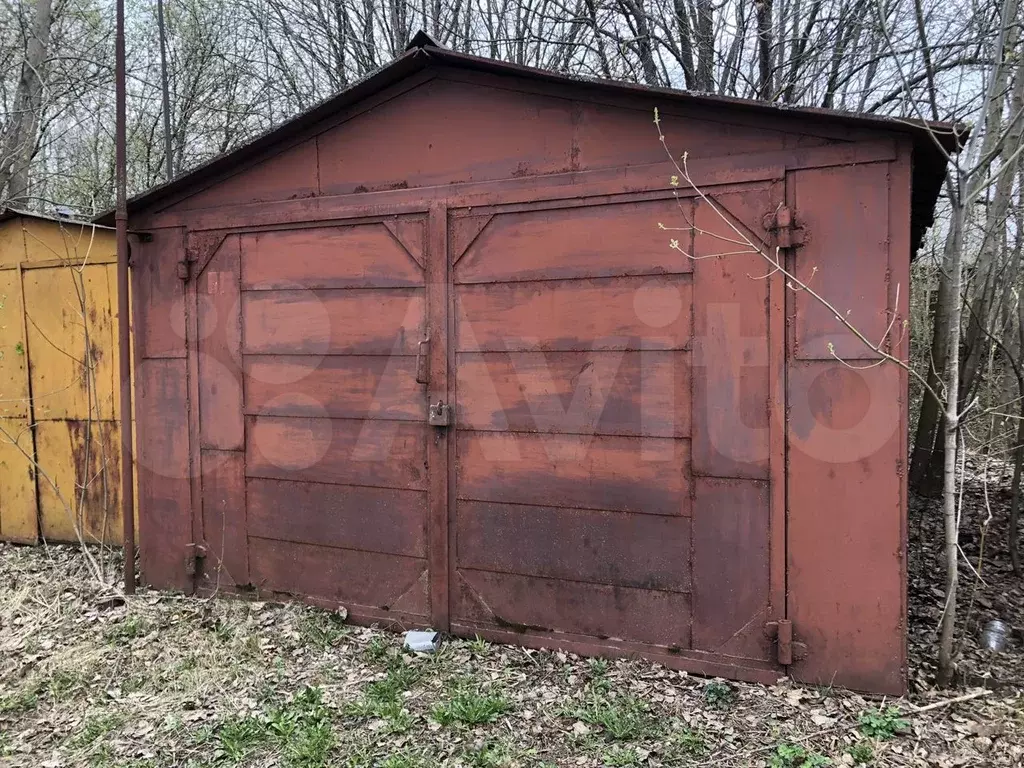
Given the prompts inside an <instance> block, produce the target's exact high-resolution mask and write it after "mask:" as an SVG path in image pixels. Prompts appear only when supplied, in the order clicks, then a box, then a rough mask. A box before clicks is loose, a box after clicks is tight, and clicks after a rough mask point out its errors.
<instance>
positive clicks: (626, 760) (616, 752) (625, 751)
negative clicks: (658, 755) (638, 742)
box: [601, 744, 647, 768]
mask: <svg viewBox="0 0 1024 768" xmlns="http://www.w3.org/2000/svg"><path fill="white" fill-rule="evenodd" d="M645 762H647V761H646V758H643V759H642V758H641V757H640V755H639V753H638V752H637V751H636V750H635V749H632V748H630V747H621V746H619V745H617V744H616V745H613V746H612V747H611V748H609V749H608V750H606V751H605V752H604V753H603V754H602V755H601V765H602V766H608V768H628V766H632V765H643V764H644V763H645Z"/></svg>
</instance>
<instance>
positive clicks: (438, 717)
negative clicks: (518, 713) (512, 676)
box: [431, 688, 509, 725]
mask: <svg viewBox="0 0 1024 768" xmlns="http://www.w3.org/2000/svg"><path fill="white" fill-rule="evenodd" d="M508 710H509V702H508V700H507V699H506V698H505V697H504V696H502V695H500V694H496V693H487V692H484V691H481V690H475V689H472V688H458V689H456V690H455V692H454V693H452V695H451V696H450V697H449V698H448V700H447V701H444V702H442V703H440V704H438V705H437V706H435V707H434V709H433V710H432V712H431V716H432V717H433V718H434V720H435V721H437V722H438V723H440V724H441V725H454V724H455V723H461V724H463V725H481V724H483V723H491V722H494V721H495V720H497V719H498V718H499V717H500V716H501V715H503V714H504V713H505V712H507V711H508Z"/></svg>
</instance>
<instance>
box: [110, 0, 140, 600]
mask: <svg viewBox="0 0 1024 768" xmlns="http://www.w3.org/2000/svg"><path fill="white" fill-rule="evenodd" d="M114 57H115V59H116V62H115V80H116V85H115V90H116V102H117V114H116V118H115V126H116V127H115V137H114V144H115V159H114V165H115V175H116V190H115V192H116V195H117V206H116V208H115V213H114V223H115V227H116V234H117V336H118V343H119V345H120V347H119V350H118V352H119V353H120V354H119V363H120V365H119V370H120V379H121V519H122V521H123V523H124V591H125V594H128V595H134V594H135V486H134V484H133V483H132V370H131V347H130V346H129V345H130V344H131V335H130V334H129V324H128V313H129V311H130V310H129V306H128V168H127V165H128V154H127V147H126V134H127V130H126V127H125V126H126V123H127V110H126V105H125V101H126V94H125V92H126V90H127V86H126V83H125V52H124V0H117V35H116V40H115V53H114Z"/></svg>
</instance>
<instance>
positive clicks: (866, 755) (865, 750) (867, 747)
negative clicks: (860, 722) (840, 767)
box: [847, 741, 875, 765]
mask: <svg viewBox="0 0 1024 768" xmlns="http://www.w3.org/2000/svg"><path fill="white" fill-rule="evenodd" d="M847 752H848V753H849V755H850V757H852V758H853V762H854V763H855V764H857V765H866V764H867V763H870V762H871V761H872V760H874V759H875V749H874V747H872V746H871V744H869V743H868V742H866V741H858V742H857V743H856V744H854V745H853V746H852V747H850V748H849V749H848V750H847Z"/></svg>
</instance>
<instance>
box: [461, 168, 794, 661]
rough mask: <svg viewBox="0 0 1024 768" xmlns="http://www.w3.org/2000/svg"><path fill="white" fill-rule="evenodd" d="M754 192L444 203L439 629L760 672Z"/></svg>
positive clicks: (767, 573) (762, 575) (765, 288)
mask: <svg viewBox="0 0 1024 768" xmlns="http://www.w3.org/2000/svg"><path fill="white" fill-rule="evenodd" d="M771 202H772V189H771V187H770V186H754V187H749V188H736V189H730V190H727V191H726V192H725V193H724V194H721V195H718V196H717V197H716V198H715V201H714V202H712V201H705V202H701V203H699V204H696V203H694V202H693V201H689V200H684V201H683V202H682V203H680V202H678V201H676V200H674V199H668V200H665V199H662V200H643V201H639V200H635V201H629V202H602V204H591V205H580V204H571V205H567V204H564V203H563V204H560V205H552V206H545V207H537V206H533V207H527V208H524V207H522V206H520V207H513V208H496V209H490V210H484V211H481V210H479V209H474V210H472V211H468V210H467V211H460V212H455V213H454V214H453V222H452V227H451V229H452V233H453V236H452V242H451V245H450V249H451V260H452V262H453V264H454V266H453V278H454V279H453V290H454V313H455V316H454V333H453V337H452V345H453V348H454V362H455V366H454V368H455V372H456V375H455V382H454V389H455V392H454V399H455V402H456V404H457V408H456V418H455V424H456V426H455V430H456V437H455V443H456V445H455V466H456V470H455V473H454V478H455V481H454V488H452V489H450V493H452V495H453V497H454V499H453V503H452V505H451V510H452V513H451V520H450V525H451V529H452V541H453V543H454V546H453V550H452V555H451V559H452V569H451V572H452V577H451V578H452V584H451V590H452V622H453V624H454V625H455V627H456V629H458V630H459V631H461V632H465V633H474V632H481V633H484V634H488V633H489V634H491V635H494V636H500V637H512V636H514V637H515V638H516V639H517V640H519V641H522V640H524V639H525V640H526V641H527V642H531V641H532V642H534V643H536V644H544V643H545V642H550V641H551V640H553V639H558V640H560V641H562V642H564V643H568V644H569V645H570V646H571V647H576V648H579V649H581V650H599V649H601V648H602V647H605V648H607V647H614V648H616V649H618V650H620V651H628V650H630V649H639V650H645V651H647V652H652V651H654V652H659V653H664V654H675V655H684V656H686V657H687V658H688V660H689V664H690V666H693V665H694V664H701V663H703V664H704V665H705V668H706V669H707V670H708V671H716V670H719V669H724V667H726V666H728V667H744V668H750V669H753V670H754V671H753V672H751V671H749V669H748V671H747V674H748V675H750V674H753V675H755V676H756V675H757V674H758V672H757V670H762V671H763V672H764V673H766V674H769V676H770V673H769V671H770V670H772V669H774V663H773V653H772V643H771V638H770V637H769V635H768V633H767V630H766V624H767V623H768V622H770V621H772V620H773V619H777V618H779V617H781V616H782V615H783V611H784V606H783V604H782V599H781V584H779V585H778V586H779V587H780V589H779V591H778V592H776V593H775V594H773V593H772V586H773V585H772V583H771V568H772V540H773V537H772V533H773V531H772V495H771V483H770V478H771V463H772V460H773V457H772V455H771V453H772V451H771V444H772V441H771V436H770V429H771V425H770V418H769V414H770V412H771V402H772V395H773V392H772V386H771V374H770V365H769V348H770V347H769V344H770V340H769V323H770V315H771V303H770V301H769V289H770V288H771V287H772V286H777V285H778V282H777V280H775V279H774V278H765V279H762V276H763V275H764V273H766V272H767V271H768V270H767V269H766V268H765V266H764V262H763V260H762V259H761V258H760V257H758V256H756V255H753V254H742V253H741V254H737V253H736V251H738V250H742V248H741V247H740V246H739V245H737V244H736V241H737V240H738V239H739V238H738V237H737V234H736V232H735V231H733V230H732V229H731V227H732V226H738V227H740V231H741V232H743V233H745V234H747V235H749V236H750V237H756V238H760V237H762V236H763V232H759V231H758V230H759V227H760V222H761V220H762V218H763V216H764V214H765V213H766V212H768V211H770V210H771ZM713 205H714V206H717V208H718V211H715V210H713V209H712V206H713ZM659 222H661V223H663V224H664V225H665V226H666V227H679V228H682V229H683V230H686V231H683V232H673V233H671V234H670V233H669V232H666V231H662V230H661V229H659V227H658V223H659ZM690 222H693V223H694V224H695V227H696V236H695V237H694V233H693V232H692V231H691V230H690V227H689V223H690ZM751 222H757V226H753V225H752V224H751ZM716 235H717V236H716ZM670 237H675V238H677V239H679V240H680V241H681V242H680V248H681V249H682V250H684V251H686V253H687V254H689V255H691V256H693V257H694V258H690V257H689V256H688V255H685V254H683V253H681V252H680V250H676V249H672V248H670V247H669V244H668V243H669V239H670ZM726 253H728V254H729V255H727V256H726V255H724V254H726ZM718 254H721V255H720V256H718ZM779 309H780V310H781V304H780V307H779ZM781 319H782V318H781V316H780V317H779V318H778V320H779V321H780V323H781ZM780 327H781V325H780ZM774 458H775V459H776V460H778V459H780V458H781V457H780V456H777V457H774ZM779 468H780V469H781V464H780V465H779ZM780 511H781V510H780ZM777 533H781V531H779V532H777ZM780 554H781V553H780ZM728 671H729V672H730V673H731V674H743V672H742V671H739V670H738V669H729V670H728Z"/></svg>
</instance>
